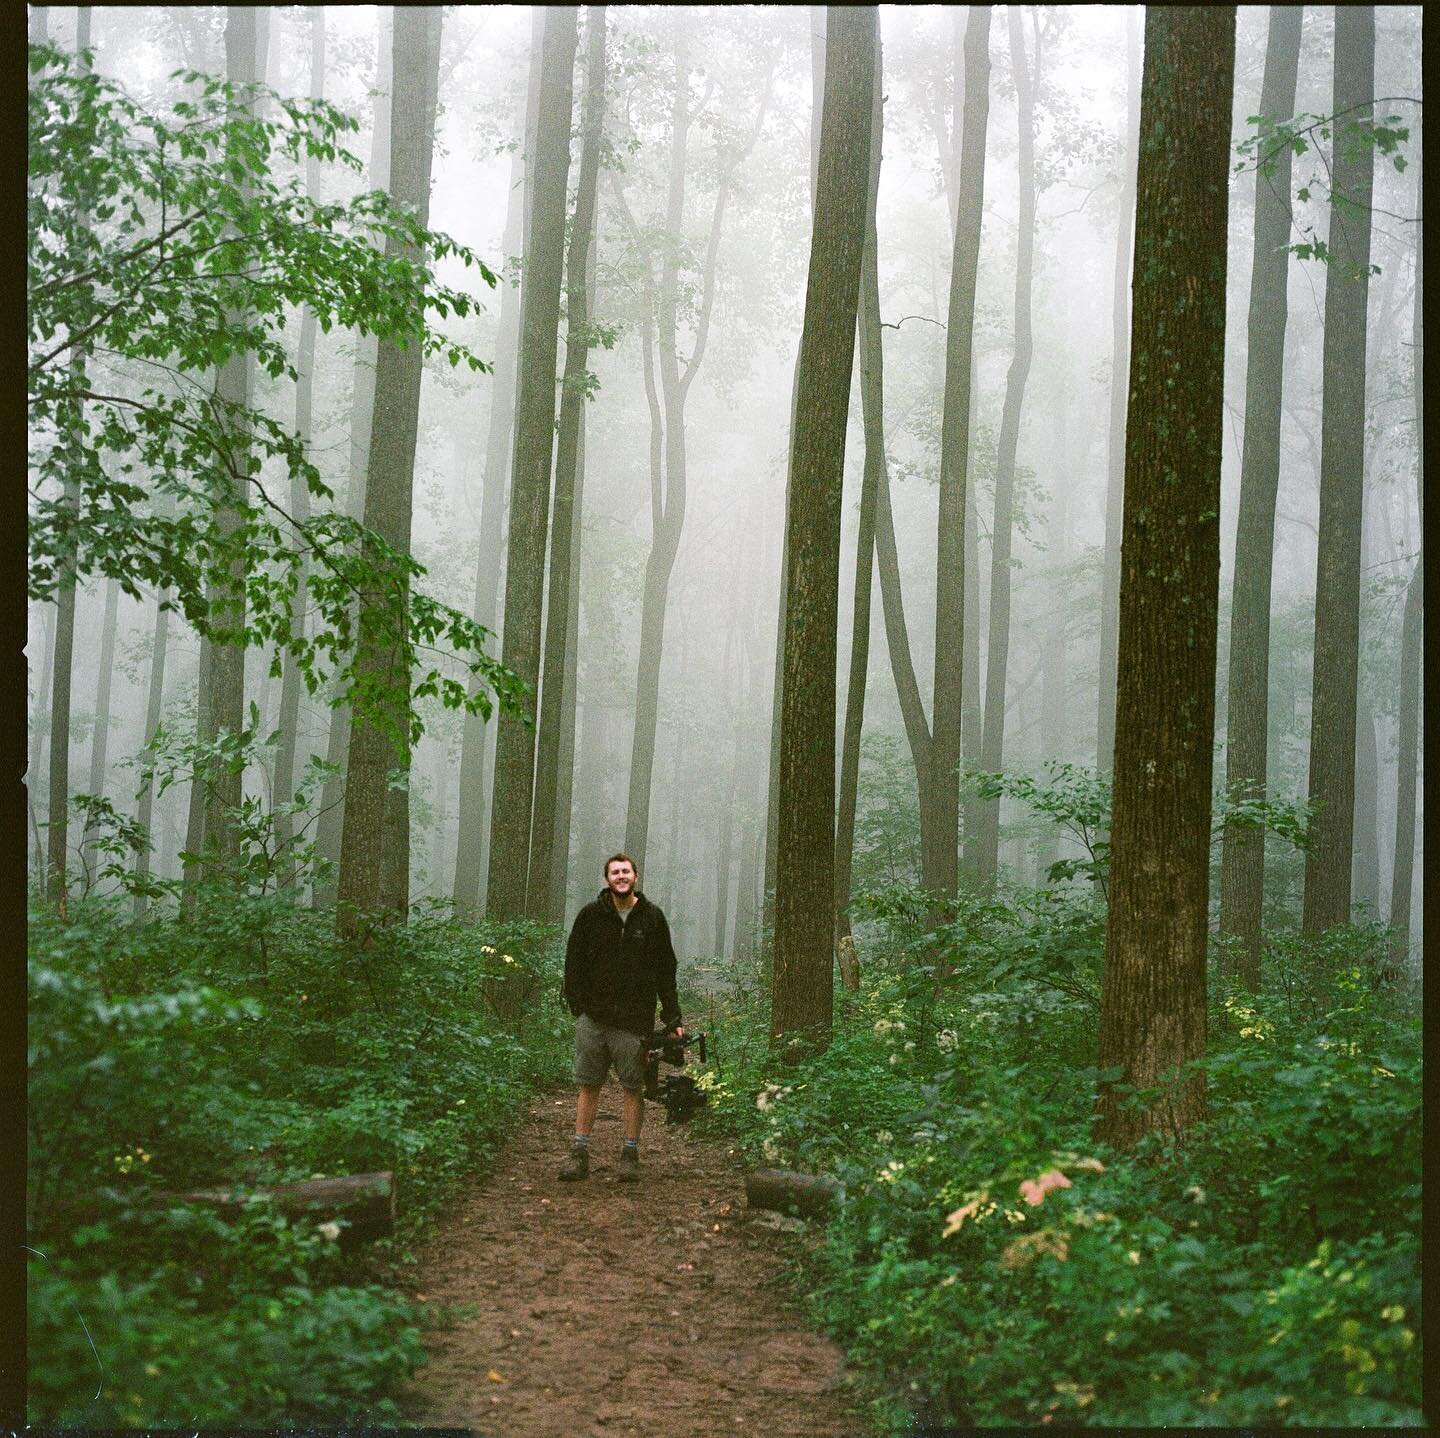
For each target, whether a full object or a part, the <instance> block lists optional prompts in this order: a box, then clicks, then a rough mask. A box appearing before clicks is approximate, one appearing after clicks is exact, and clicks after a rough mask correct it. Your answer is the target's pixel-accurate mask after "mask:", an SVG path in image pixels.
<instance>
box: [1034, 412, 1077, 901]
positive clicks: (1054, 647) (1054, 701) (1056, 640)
mask: <svg viewBox="0 0 1440 1438" xmlns="http://www.w3.org/2000/svg"><path fill="white" fill-rule="evenodd" d="M1069 401H1070V395H1069V393H1068V389H1067V388H1066V387H1063V386H1062V388H1061V390H1060V392H1059V393H1058V394H1057V395H1056V396H1055V398H1054V406H1055V407H1054V409H1053V410H1052V412H1051V413H1052V418H1053V420H1054V424H1055V438H1054V441H1053V444H1052V446H1051V451H1050V454H1051V458H1050V463H1051V472H1052V473H1053V474H1054V476H1055V481H1054V493H1053V495H1052V497H1051V500H1050V525H1049V528H1050V534H1049V543H1048V545H1047V549H1048V551H1049V553H1048V559H1049V576H1048V578H1047V581H1046V585H1045V594H1046V604H1047V606H1048V610H1049V617H1048V622H1047V624H1046V628H1045V637H1044V640H1043V643H1042V647H1041V651H1040V753H1041V755H1042V756H1043V757H1044V758H1045V759H1049V760H1055V761H1057V762H1058V761H1059V760H1060V759H1061V757H1062V753H1063V752H1064V748H1065V738H1066V734H1067V725H1066V711H1067V707H1068V706H1067V702H1066V701H1067V698H1068V690H1069V665H1068V664H1067V663H1066V657H1067V650H1068V646H1067V642H1066V641H1067V628H1068V625H1067V618H1068V608H1069V603H1070V596H1069V581H1068V579H1067V577H1066V574H1065V570H1066V566H1067V565H1068V564H1069V561H1070V483H1071V471H1070V454H1069V450H1070V446H1069V443H1068V438H1067V429H1066V423H1065V421H1066V417H1067V409H1068V405H1069ZM1059 858H1060V829H1059V826H1058V825H1056V824H1047V825H1046V826H1045V831H1044V835H1043V837H1042V838H1041V839H1040V841H1039V843H1038V844H1037V845H1036V849H1035V864H1036V867H1037V868H1038V870H1039V874H1038V876H1037V878H1038V879H1039V880H1040V881H1043V882H1047V883H1048V882H1049V874H1050V866H1051V865H1052V864H1054V863H1056V862H1057V861H1058V860H1059Z"/></svg>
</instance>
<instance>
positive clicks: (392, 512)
mask: <svg viewBox="0 0 1440 1438" xmlns="http://www.w3.org/2000/svg"><path fill="white" fill-rule="evenodd" d="M441 15H442V10H441V8H440V7H439V6H430V5H425V6H407V7H398V8H397V9H396V12H395V29H394V33H395V40H394V72H393V73H394V74H396V75H401V76H406V77H408V78H409V80H410V83H409V84H406V85H404V86H397V87H396V93H395V96H394V102H393V108H392V116H391V126H390V156H391V186H390V189H391V194H392V196H393V197H394V198H395V199H396V200H398V201H400V202H402V203H404V204H407V205H410V206H412V207H413V208H414V212H415V215H416V218H417V219H418V221H419V223H420V224H421V225H425V224H428V222H429V214H430V175H431V167H432V161H433V157H434V146H435V114H436V101H437V98H438V86H439V75H440V40H441ZM385 253H386V256H387V258H390V259H393V260H405V261H408V262H409V263H411V264H419V263H422V262H423V258H424V257H423V256H422V255H421V254H420V252H419V251H418V250H416V249H415V248H414V247H413V246H410V245H406V244H402V243H400V242H398V241H396V240H394V239H390V240H387V241H386V245H385ZM421 360H422V356H421V351H420V347H419V346H418V345H416V344H413V343H412V344H411V345H409V346H408V347H406V348H405V349H401V348H400V346H399V345H398V344H397V343H396V342H395V341H393V340H384V341H382V342H381V344H380V346H379V350H378V352H377V355H376V362H375V399H376V403H375V413H374V420H373V423H372V427H371V433H370V454H369V458H368V460H367V463H366V471H367V477H366V486H365V521H364V522H365V527H366V528H367V529H369V530H371V531H372V532H374V533H375V534H377V535H379V536H380V538H381V539H383V540H384V541H385V542H386V543H387V544H388V545H389V546H390V547H391V548H392V549H394V550H395V551H397V552H398V553H400V554H408V553H409V552H410V535H411V518H412V512H413V504H414V476H415V446H416V440H417V437H418V432H419V421H420V390H421V381H422V363H421ZM403 598H404V594H403V590H402V593H401V595H399V596H395V595H394V594H384V593H374V594H364V595H362V596H361V605H360V627H359V635H358V640H357V654H356V661H355V667H356V675H357V678H360V679H362V680H365V681H369V682H372V683H378V684H384V685H386V686H389V687H390V688H391V689H392V690H393V691H394V693H393V696H392V698H391V699H390V701H389V714H388V716H387V717H388V720H389V724H388V729H389V732H387V731H386V729H385V728H382V727H381V726H380V724H379V723H378V722H377V721H376V720H375V719H359V720H357V721H356V722H355V723H354V725H353V728H352V733H351V738H350V758H349V771H348V774H347V777H346V785H345V820H344V824H343V825H342V832H341V841H340V879H339V894H338V905H339V912H338V915H337V923H338V928H339V932H340V933H341V934H342V936H346V937H350V936H354V935H356V934H357V933H359V932H360V931H361V929H362V927H363V925H364V924H365V922H366V921H367V917H373V916H377V915H379V914H382V913H383V914H386V915H389V916H393V917H399V918H400V919H402V920H403V917H404V915H405V913H406V911H407V910H408V908H409V894H410V805H409V785H408V773H409V769H410V742H409V726H410V713H411V709H410V700H409V695H410V662H411V661H410V644H409V640H408V636H407V635H406V634H405V632H404V628H403V626H404V622H405V621H404V617H403V615H402V614H401V613H400V612H399V609H398V604H399V603H400V602H403ZM387 604H388V608H387V607H385V606H386V605H387ZM395 770H400V771H403V772H404V775H405V779H404V781H403V782H392V779H391V775H392V773H393V771H395Z"/></svg>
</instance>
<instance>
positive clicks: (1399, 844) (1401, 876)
mask: <svg viewBox="0 0 1440 1438" xmlns="http://www.w3.org/2000/svg"><path fill="white" fill-rule="evenodd" d="M1420 176H1421V171H1420V164H1419V163H1418V162H1417V164H1416V166H1415V194H1416V207H1415V208H1416V213H1417V214H1418V213H1419V211H1420V206H1421V202H1422V200H1423V196H1424V190H1423V189H1421V186H1420ZM1423 260H1424V251H1423V247H1422V246H1421V245H1420V244H1417V245H1416V247H1415V308H1414V311H1413V313H1412V318H1411V322H1410V342H1411V354H1412V356H1413V357H1414V362H1415V385H1414V388H1415V491H1416V493H1415V499H1416V504H1417V508H1418V516H1419V519H1420V521H1421V522H1420V525H1419V526H1418V528H1417V530H1416V533H1417V534H1418V535H1419V536H1420V543H1421V545H1422V546H1423V545H1424V542H1425V540H1424V531H1425V525H1424V519H1425V442H1424V441H1425V412H1424V410H1425V407H1424V402H1423V398H1422V396H1423V393H1424V373H1425V368H1424V358H1423V350H1422V343H1423V341H1424V326H1423V324H1422V322H1421V318H1422V317H1421V303H1422V301H1421V294H1422V289H1423V283H1422V275H1423ZM1424 604H1425V556H1424V553H1423V550H1422V553H1421V554H1420V556H1419V558H1417V559H1416V561H1415V568H1414V569H1413V570H1412V571H1411V573H1410V583H1409V584H1408V585H1407V586H1406V589H1405V618H1404V621H1403V624H1402V627H1401V631H1400V715H1399V718H1400V732H1399V734H1398V736H1397V744H1396V749H1397V759H1398V764H1397V772H1396V775H1395V784H1396V788H1395V857H1394V867H1393V870H1392V873H1391V877H1390V961H1389V965H1388V972H1389V976H1390V977H1392V978H1394V977H1398V976H1399V974H1400V973H1401V971H1402V969H1403V966H1404V964H1405V962H1406V960H1407V959H1408V958H1409V954H1410V891H1411V889H1412V887H1413V886H1414V882H1415V788H1416V778H1417V774H1418V770H1419V755H1420V680H1421V674H1420V669H1421V654H1422V649H1421V632H1422V627H1423V622H1424Z"/></svg>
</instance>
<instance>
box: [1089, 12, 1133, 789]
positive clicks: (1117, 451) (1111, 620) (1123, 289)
mask: <svg viewBox="0 0 1440 1438" xmlns="http://www.w3.org/2000/svg"><path fill="white" fill-rule="evenodd" d="M1125 52H1126V56H1127V59H1128V68H1129V74H1130V105H1129V111H1128V115H1129V120H1128V125H1127V142H1128V143H1127V145H1126V148H1125V150H1124V152H1123V153H1122V154H1121V155H1120V156H1119V165H1120V171H1121V185H1120V209H1119V215H1120V220H1119V226H1120V227H1119V230H1118V231H1117V232H1116V235H1115V271H1114V279H1113V282H1112V290H1111V330H1110V333H1111V342H1110V431H1109V442H1108V446H1107V454H1108V463H1107V473H1106V482H1105V549H1104V552H1103V554H1102V555H1101V561H1100V562H1101V569H1100V657H1099V663H1098V667H1097V670H1096V673H1097V676H1098V679H1099V684H1100V696H1099V701H1098V710H1097V714H1096V720H1095V767H1096V768H1097V769H1099V770H1100V771H1101V773H1109V771H1110V766H1111V764H1112V763H1113V762H1114V758H1115V657H1116V633H1117V620H1118V615H1119V595H1120V527H1121V520H1122V511H1123V508H1124V502H1125V496H1124V491H1125V445H1126V435H1125V403H1126V395H1127V393H1128V382H1127V372H1128V370H1129V368H1130V265H1131V254H1132V251H1133V249H1134V239H1135V204H1136V198H1135V184H1136V166H1135V160H1136V155H1137V153H1138V148H1139V131H1140V37H1139V35H1138V34H1137V33H1136V25H1135V20H1134V17H1133V16H1131V15H1130V14H1128V13H1127V15H1126V23H1125Z"/></svg>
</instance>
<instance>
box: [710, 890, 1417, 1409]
mask: <svg viewBox="0 0 1440 1438" xmlns="http://www.w3.org/2000/svg"><path fill="white" fill-rule="evenodd" d="M1009 897H1010V898H1011V899H1013V902H1012V903H1010V905H1009V907H1008V908H1006V907H1002V906H1001V905H999V904H989V905H981V904H975V905H970V906H968V907H967V908H965V909H964V911H963V912H962V914H961V917H960V919H959V920H958V921H957V923H956V924H954V925H952V926H951V927H950V928H949V929H948V930H943V931H941V932H940V933H938V934H926V933H924V932H923V926H922V925H921V924H920V923H918V922H916V918H917V915H918V913H919V908H918V907H917V906H914V905H911V906H909V907H908V908H907V906H906V904H905V903H904V902H903V899H904V896H903V895H892V896H890V899H889V900H888V901H886V902H885V903H884V904H882V905H881V908H882V911H883V913H884V914H885V919H886V922H885V924H884V926H883V928H882V929H881V930H880V931H879V932H878V933H876V934H874V935H872V936H871V937H870V940H869V942H866V943H864V944H862V953H863V954H864V958H865V974H864V977H863V981H862V987H861V991H860V992H859V993H858V994H856V995H848V994H843V993H842V994H840V995H839V996H838V998H837V1013H836V1026H835V1036H834V1041H833V1042H832V1043H831V1045H830V1047H829V1048H828V1050H827V1051H826V1052H825V1053H824V1054H823V1055H820V1056H818V1057H810V1058H801V1059H798V1060H796V1061H794V1062H791V1063H789V1064H783V1065H782V1064H779V1063H777V1062H776V1061H775V1060H774V1059H772V1058H769V1057H767V1055H766V1041H765V1033H766V1020H767V1019H768V1013H767V1012H766V1006H765V1002H764V999H763V988H764V985H763V982H760V981H759V979H760V976H758V975H757V976H756V978H757V981H756V982H755V983H753V984H752V985H750V986H748V987H747V986H746V985H744V984H739V983H737V984H733V985H732V987H731V992H730V993H729V995H728V999H727V1002H726V1004H725V1010H726V1012H725V1015H724V1020H723V1022H724V1026H725V1028H726V1031H727V1032H726V1040H727V1041H726V1044H725V1053H726V1057H727V1060H728V1062H727V1065H726V1067H725V1069H724V1070H723V1074H722V1076H721V1077H719V1078H713V1079H708V1080H707V1081H706V1082H707V1083H708V1085H709V1086H710V1088H711V1100H712V1108H711V1109H710V1111H709V1117H708V1118H707V1119H706V1120H705V1122H707V1123H709V1124H714V1125H718V1126H720V1127H721V1128H722V1129H724V1130H725V1131H727V1132H729V1133H730V1134H731V1135H732V1136H733V1138H734V1140H736V1141H737V1142H738V1143H739V1144H740V1145H742V1146H743V1150H744V1152H745V1153H746V1154H747V1156H748V1157H749V1158H751V1159H752V1160H754V1161H756V1162H759V1163H764V1164H778V1165H781V1166H786V1167H794V1168H798V1169H802V1170H809V1171H817V1172H818V1171H824V1172H829V1173H832V1174H835V1175H837V1176H839V1177H840V1178H842V1179H843V1180H844V1182H845V1185H846V1197H845V1200H844V1202H843V1203H842V1204H841V1205H840V1206H839V1208H838V1210H837V1211H836V1213H835V1214H834V1216H833V1218H832V1219H831V1221H830V1223H829V1225H828V1228H827V1229H826V1232H825V1234H824V1237H823V1241H822V1242H820V1243H819V1244H818V1245H817V1246H816V1248H815V1250H814V1257H813V1259H812V1260H810V1263H811V1266H810V1267H809V1269H808V1270H807V1271H806V1272H805V1273H804V1274H803V1275H802V1281H803V1283H804V1284H805V1286H806V1288H807V1289H808V1291H809V1292H810V1294H811V1300H810V1301H811V1303H812V1307H813V1312H814V1315H815V1316H816V1318H817V1320H818V1321H820V1322H821V1323H823V1324H824V1326H826V1327H827V1328H828V1329H829V1330H830V1331H831V1332H833V1333H834V1334H835V1335H836V1336H837V1337H838V1338H840V1340H841V1341H842V1342H843V1343H845V1345H846V1346H847V1348H848V1349H849V1351H850V1353H851V1354H852V1356H853V1357H854V1358H855V1359H856V1360H858V1361H859V1362H860V1363H861V1365H862V1366H863V1367H864V1368H866V1369H868V1370H869V1372H870V1373H871V1375H872V1377H873V1381H874V1385H875V1391H876V1392H877V1394H878V1395H879V1396H878V1397H877V1398H876V1400H875V1416H876V1418H877V1420H878V1421H879V1422H880V1424H881V1426H882V1428H885V1429H887V1430H888V1431H893V1432H901V1431H914V1430H915V1428H916V1426H920V1427H922V1428H929V1427H931V1426H936V1427H939V1426H946V1425H964V1426H970V1425H976V1426H985V1425H992V1424H1027V1425H1032V1424H1042V1425H1043V1424H1048V1423H1054V1424H1056V1425H1074V1424H1093V1425H1099V1426H1116V1425H1134V1424H1144V1425H1152V1424H1153V1425H1161V1424H1165V1425H1179V1426H1199V1425H1228V1426H1245V1425H1267V1426H1269V1425H1292V1424H1293V1425H1335V1424H1341V1425H1361V1424H1383V1425H1403V1424H1413V1423H1419V1422H1420V1421H1422V1419H1421V1412H1420V1375H1421V1343H1420V1336H1419V1335H1420V1331H1421V1330H1420V1260H1419V1227H1420V1192H1421V1188H1420V1133H1421V1124H1420V1118H1421V1050H1420V1028H1419V1020H1418V1015H1417V1014H1416V1012H1415V1010H1416V1008H1417V1007H1418V1005H1416V1004H1415V1002H1414V999H1413V997H1410V998H1406V997H1404V996H1401V995H1397V994H1394V993H1393V992H1391V991H1389V990H1388V989H1386V988H1385V987H1384V986H1383V985H1381V984H1379V983H1378V982H1376V981H1375V980H1374V978H1373V975H1374V973H1375V971H1376V967H1377V964H1378V955H1379V954H1380V953H1381V952H1383V950H1382V948H1381V947H1380V946H1379V944H1378V942H1377V936H1376V935H1375V934H1373V933H1369V932H1367V931H1365V930H1359V929H1357V930H1348V929H1346V930H1336V931H1333V932H1332V933H1331V934H1330V935H1327V936H1326V939H1325V941H1324V942H1322V943H1321V944H1320V945H1318V946H1310V947H1307V946H1305V945H1303V944H1301V943H1299V942H1297V941H1296V940H1294V939H1293V938H1291V939H1287V940H1286V941H1285V942H1284V943H1283V944H1277V945H1275V946H1274V947H1272V949H1271V951H1270V953H1269V956H1268V960H1267V963H1268V967H1267V972H1266V975H1265V985H1264V988H1263V991H1262V993H1261V994H1260V995H1259V996H1258V997H1255V998H1252V997H1250V996H1248V995H1244V994H1243V993H1241V992H1240V991H1238V990H1237V989H1235V988H1234V986H1233V985H1231V984H1229V983H1228V982H1227V981H1226V980H1224V979H1222V978H1220V977H1219V976H1218V975H1215V974H1212V977H1211V983H1210V991H1211V995H1212V1008H1211V1016H1210V1051H1209V1054H1208V1056H1207V1058H1206V1060H1205V1062H1204V1067H1205V1069H1206V1071H1207V1074H1208V1092H1209V1100H1210V1110H1211V1118H1210V1120H1209V1121H1208V1122H1207V1123H1206V1124H1205V1125H1204V1126H1203V1127H1201V1128H1200V1129H1199V1130H1198V1131H1195V1132H1193V1133H1192V1134H1191V1135H1189V1137H1188V1138H1187V1140H1186V1142H1185V1143H1184V1145H1183V1146H1177V1145H1175V1144H1165V1143H1154V1144H1151V1145H1150V1146H1148V1147H1145V1148H1143V1149H1142V1150H1141V1151H1139V1152H1137V1153H1135V1154H1133V1155H1121V1154H1117V1153H1114V1152H1110V1151H1108V1150H1106V1149H1105V1148H1103V1147H1100V1146H1098V1145H1097V1144H1096V1143H1094V1142H1093V1141H1092V1139H1091V1137H1090V1133H1091V1115H1092V1109H1093V1103H1094V1094H1095V1084H1096V1070H1095V1068H1094V1055H1095V1051H1096V999H1097V996H1098V975H1099V965H1100V955H1101V940H1102V930H1101V922H1102V921H1101V916H1100V913H1099V912H1098V910H1097V909H1096V908H1095V907H1094V906H1093V905H1092V903H1091V902H1090V901H1088V900H1086V899H1083V898H1077V897H1070V898H1066V897H1063V896H1062V894H1061V891H1056V890H1051V891H1049V893H1048V894H1046V893H1037V892H1035V891H1028V892H1027V891H1021V892H1019V893H1017V894H1015V895H1012V896H1009ZM937 965H939V966H942V967H943V968H948V969H949V973H948V976H947V977H945V978H944V979H943V980H939V979H937V972H938V970H937ZM717 1022H719V1020H718V1019H717Z"/></svg>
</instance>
